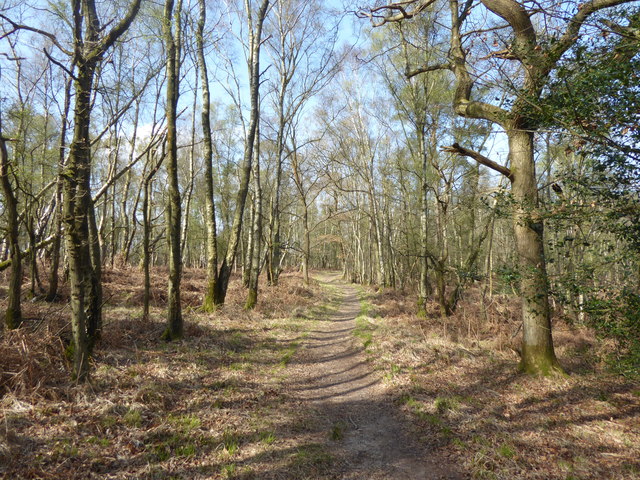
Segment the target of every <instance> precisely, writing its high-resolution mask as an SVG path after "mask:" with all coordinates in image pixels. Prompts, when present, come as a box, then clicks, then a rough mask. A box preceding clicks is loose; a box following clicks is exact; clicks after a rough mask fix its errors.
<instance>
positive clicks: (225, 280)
mask: <svg viewBox="0 0 640 480" xmlns="http://www.w3.org/2000/svg"><path fill="white" fill-rule="evenodd" d="M246 8H247V15H249V18H250V19H251V13H250V8H251V7H250V5H249V2H246ZM268 8H269V0H262V3H261V4H260V9H259V11H258V16H257V18H256V24H255V29H254V26H253V25H252V21H251V20H250V21H249V31H250V33H249V35H250V39H249V45H250V55H249V83H250V87H249V98H250V103H251V114H250V117H249V130H248V132H247V138H246V139H245V148H244V161H243V164H242V170H241V177H240V189H239V190H238V195H237V198H236V211H235V214H234V217H233V225H232V227H231V232H230V236H229V243H228V245H227V252H226V255H225V257H224V260H223V261H222V265H221V266H220V271H219V272H218V282H217V284H216V291H215V299H214V302H215V304H216V305H222V304H223V303H224V300H225V297H226V296H227V288H228V287H229V279H230V277H231V268H232V267H233V264H234V262H235V260H236V254H237V252H238V245H239V244H240V235H241V233H242V217H243V215H244V207H245V203H246V201H247V193H248V191H249V180H250V177H251V160H252V158H253V146H254V140H255V136H256V129H257V125H258V112H259V107H258V96H259V90H260V46H261V38H262V25H263V23H264V19H265V17H266V15H267V9H268Z"/></svg>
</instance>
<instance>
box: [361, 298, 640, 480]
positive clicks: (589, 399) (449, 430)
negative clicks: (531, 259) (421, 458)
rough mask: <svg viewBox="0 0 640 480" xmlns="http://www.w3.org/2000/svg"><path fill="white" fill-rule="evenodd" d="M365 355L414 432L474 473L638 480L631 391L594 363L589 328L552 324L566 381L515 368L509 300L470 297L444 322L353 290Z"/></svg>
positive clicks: (637, 391)
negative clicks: (357, 296)
mask: <svg viewBox="0 0 640 480" xmlns="http://www.w3.org/2000/svg"><path fill="white" fill-rule="evenodd" d="M362 305H363V311H367V314H366V315H365V316H364V319H366V320H368V322H362V320H361V323H365V324H367V327H366V328H367V330H368V337H367V338H368V341H367V345H366V346H367V352H368V353H369V358H370V361H371V362H373V363H374V364H375V366H376V368H378V369H380V370H382V371H383V372H384V374H385V379H386V381H388V382H389V383H390V384H391V385H392V387H393V388H392V391H393V392H394V395H395V400H396V404H397V405H398V408H399V409H401V410H402V411H403V413H404V414H406V415H407V416H408V417H410V418H411V419H412V420H413V422H414V425H415V434H416V435H419V436H421V437H423V438H424V439H425V441H427V442H430V443H431V444H433V445H434V446H435V447H434V448H437V450H438V451H439V453H440V454H442V455H445V456H449V457H451V458H452V459H454V461H455V462H457V463H458V464H460V465H463V466H464V468H465V470H466V471H468V472H470V473H471V474H472V475H473V477H474V478H482V479H484V478H486V479H558V480H575V479H581V480H582V479H594V480H595V479H611V480H614V479H615V480H623V479H639V478H640V384H638V383H637V382H635V381H634V380H632V379H625V378H624V377H620V376H616V375H614V374H612V373H610V372H608V371H607V369H606V364H605V362H603V361H601V358H603V356H604V355H603V354H604V353H606V349H607V345H606V343H603V342H601V341H599V340H598V339H596V337H595V335H594V334H593V332H592V331H590V330H589V329H587V328H582V327H581V328H579V327H575V326H570V325H567V324H566V323H563V322H562V321H559V320H558V321H556V322H555V324H554V338H555V343H556V352H557V354H558V357H559V359H560V361H561V363H562V364H563V366H564V367H565V368H566V370H567V371H568V373H569V375H568V377H566V378H556V379H536V378H532V377H529V376H526V375H521V374H518V373H517V372H516V367H517V362H518V353H517V351H518V341H519V338H520V330H519V323H520V322H519V313H518V310H519V303H518V302H517V300H516V299H515V298H514V297H512V296H493V297H491V298H489V297H484V298H482V296H481V293H480V291H478V290H471V291H470V292H468V294H466V297H465V299H464V301H462V302H461V304H460V305H459V308H458V311H457V313H456V314H455V316H452V317H449V318H442V317H440V316H439V314H438V313H437V312H438V309H437V306H436V305H429V306H428V312H429V313H428V315H427V317H426V318H418V317H417V316H416V305H415V299H414V298H413V297H412V296H411V295H405V294H401V293H399V292H396V291H388V290H384V291H378V292H374V291H373V290H363V298H362Z"/></svg>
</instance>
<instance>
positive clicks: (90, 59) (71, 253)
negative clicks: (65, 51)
mask: <svg viewBox="0 0 640 480" xmlns="http://www.w3.org/2000/svg"><path fill="white" fill-rule="evenodd" d="M140 3H141V0H134V1H133V2H132V4H131V5H130V7H129V10H128V11H127V13H126V15H125V17H124V18H123V19H122V20H120V21H119V22H118V23H117V24H116V25H115V26H114V27H113V28H112V29H111V30H110V31H108V32H106V33H105V34H104V36H102V37H101V36H100V35H101V34H102V33H103V32H104V28H103V26H102V25H101V22H100V20H99V19H98V14H97V10H96V5H95V2H94V1H93V0H82V1H77V2H74V9H73V17H74V24H75V25H76V28H75V29H74V46H75V49H74V59H73V64H74V65H75V66H76V68H77V74H76V77H75V80H74V90H75V105H74V130H73V140H72V142H71V146H70V149H69V159H68V162H67V164H66V165H65V167H64V170H63V173H62V176H63V178H64V205H63V222H64V226H65V242H66V248H67V254H68V259H69V284H70V289H71V310H72V316H71V329H72V336H73V374H74V377H75V378H76V379H77V380H78V381H84V380H86V379H87V377H88V374H89V356H90V353H91V348H92V346H93V343H94V340H95V336H96V335H97V332H98V331H99V326H100V317H101V309H102V305H101V293H100V292H101V285H100V282H101V278H100V270H99V265H100V264H101V260H100V251H99V248H97V251H96V248H95V241H96V236H97V235H96V233H97V228H96V225H95V217H94V216H93V215H94V214H93V201H92V198H91V138H90V124H91V107H92V101H91V100H92V91H93V84H94V77H95V73H96V69H97V67H98V66H99V65H100V63H101V61H102V59H103V57H104V54H105V53H106V51H107V50H108V49H109V48H110V47H111V46H112V45H113V44H114V43H115V42H116V41H117V40H118V38H119V37H120V36H121V35H122V34H123V33H124V32H125V31H126V30H127V29H128V28H129V26H130V25H131V22H132V21H133V19H134V18H135V16H136V15H137V13H138V10H139V8H140ZM91 227H93V232H94V235H93V240H92V238H91V236H90V228H91ZM96 266H98V268H97V269H96Z"/></svg>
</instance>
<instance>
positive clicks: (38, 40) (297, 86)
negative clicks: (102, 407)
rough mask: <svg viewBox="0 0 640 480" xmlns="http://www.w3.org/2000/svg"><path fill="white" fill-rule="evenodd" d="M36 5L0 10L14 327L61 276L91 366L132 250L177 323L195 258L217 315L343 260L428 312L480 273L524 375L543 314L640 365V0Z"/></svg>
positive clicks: (76, 337) (364, 279)
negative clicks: (232, 285) (512, 329)
mask: <svg viewBox="0 0 640 480" xmlns="http://www.w3.org/2000/svg"><path fill="white" fill-rule="evenodd" d="M43 5H44V6H43V7H38V5H36V4H34V5H31V4H30V3H29V2H22V3H18V2H10V1H7V2H3V3H2V5H1V6H0V20H1V24H2V32H1V45H2V50H1V51H0V54H1V55H2V56H1V58H0V68H1V70H0V85H2V87H0V88H1V90H2V93H1V94H0V97H1V102H2V103H1V105H0V160H1V162H0V180H1V182H2V197H1V198H2V212H1V214H2V228H3V229H2V235H1V236H2V245H1V246H2V251H1V252H0V255H1V257H2V258H1V259H0V261H1V263H0V268H2V269H3V270H6V269H9V272H8V273H7V277H6V278H7V301H6V305H7V308H6V313H5V326H6V328H10V329H11V328H17V327H19V326H20V325H21V306H20V305H21V300H22V299H23V298H24V297H25V294H26V293H25V291H24V281H25V279H27V278H28V279H29V281H30V284H29V291H28V295H29V296H31V297H35V298H38V299H43V300H46V301H55V300H56V299H58V297H59V291H60V288H61V285H60V283H59V278H60V277H62V276H63V275H64V278H66V281H67V282H68V286H69V290H70V303H71V306H72V312H73V313H72V327H73V353H74V374H75V376H76V377H77V378H79V379H81V380H82V379H85V378H86V376H87V374H88V358H89V356H90V355H91V350H92V348H93V346H94V344H95V342H96V340H97V339H98V338H99V335H100V331H101V328H102V305H103V301H104V300H103V298H102V290H101V275H102V270H103V268H105V267H109V268H114V267H118V266H123V265H140V266H141V268H142V269H143V271H144V273H145V289H144V290H145V299H144V307H143V312H142V317H143V318H146V317H148V315H149V298H150V295H151V286H150V281H149V276H150V268H151V267H152V266H153V265H164V266H167V267H168V271H169V276H168V305H167V329H166V332H165V334H164V338H165V339H167V340H172V339H177V338H179V337H181V336H182V335H183V321H184V320H183V314H182V311H181V304H180V285H181V277H182V270H183V267H184V266H185V265H186V266H191V267H198V268H206V271H207V276H208V281H207V285H208V287H207V290H206V291H205V292H202V298H203V309H205V310H206V311H211V312H213V311H215V309H216V307H217V306H218V305H220V304H222V303H224V301H225V297H226V293H227V289H228V286H229V280H230V278H231V274H232V272H233V271H234V270H239V271H240V273H241V274H242V277H243V281H244V285H245V287H246V288H247V301H246V308H248V309H250V308H253V307H254V306H255V304H256V302H259V298H260V297H259V288H258V287H259V285H260V284H259V281H258V280H259V278H260V276H261V275H262V276H264V277H265V279H266V282H267V283H268V284H269V285H271V286H275V285H277V284H278V277H279V275H280V273H281V271H282V270H283V268H285V267H296V268H298V267H299V268H301V270H302V272H303V275H304V281H305V282H309V270H310V269H311V268H332V269H341V270H342V271H343V273H344V276H345V278H347V279H349V280H351V281H354V282H360V283H369V284H376V285H379V286H380V287H390V288H399V289H408V290H411V291H413V292H415V295H416V302H417V304H418V311H419V314H421V315H425V314H427V309H426V305H427V303H428V302H430V301H434V302H436V303H437V305H438V306H439V310H440V313H441V314H442V315H443V316H447V315H451V314H453V313H454V312H455V310H456V308H457V305H458V302H459V301H460V299H461V298H464V295H465V290H468V289H469V288H472V287H473V288H481V289H482V291H483V298H484V297H486V296H487V295H489V296H490V295H494V294H499V293H504V294H510V295H513V296H514V298H515V297H516V296H518V297H520V299H521V301H522V315H523V342H522V349H521V352H520V353H521V365H520V366H521V369H522V370H524V371H527V372H530V373H533V374H544V375H547V374H552V373H556V372H561V371H562V368H561V366H560V364H559V363H558V361H557V359H556V357H555V353H554V349H553V340H552V328H551V327H552V324H551V316H552V312H556V314H558V315H564V316H565V317H566V318H567V319H569V320H570V321H575V322H583V323H584V322H591V324H593V325H594V326H596V327H597V328H599V329H600V330H601V331H602V332H603V333H605V334H608V335H612V336H614V337H616V338H617V339H618V340H619V341H620V345H621V348H622V349H624V350H625V353H627V354H628V356H627V358H628V357H629V355H630V358H631V360H630V362H631V363H630V364H629V365H631V367H629V368H637V360H638V357H639V356H640V354H639V353H638V350H639V348H638V345H637V341H635V343H634V341H633V340H632V339H633V338H636V339H637V338H638V337H639V336H638V333H640V332H638V329H639V328H640V327H639V324H640V322H639V321H638V314H637V308H636V307H637V305H638V303H639V302H638V293H639V290H640V248H639V242H638V238H640V213H639V212H640V204H639V202H640V199H639V198H638V191H639V184H638V179H639V178H640V175H639V173H640V172H639V166H640V158H639V156H640V155H639V151H638V137H639V135H640V126H639V124H638V116H637V112H638V92H639V91H640V90H639V88H638V87H639V86H640V85H639V75H638V73H637V72H638V68H637V67H638V50H639V48H640V35H639V33H638V32H639V31H640V30H639V29H638V28H639V25H638V21H639V19H640V13H639V11H638V9H637V6H636V5H634V3H633V2H626V1H623V0H592V1H589V2H585V3H577V2H572V1H563V2H536V3H535V4H534V3H528V2H518V1H515V0H483V1H482V2H480V3H477V4H476V3H473V2H465V3H464V4H460V3H459V2H458V0H448V1H445V0H440V1H437V0H415V1H409V2H403V3H401V4H393V3H390V4H384V5H383V4H380V5H379V4H376V5H372V6H370V7H368V8H363V9H361V10H359V11H358V12H356V15H355V16H354V15H352V14H347V13H345V12H339V11H334V10H333V7H332V6H331V5H332V4H331V3H330V2H326V3H325V2H322V1H321V0H316V1H312V2H304V1H300V0H260V1H252V0H244V1H242V2H240V1H237V2H234V1H228V2H220V3H219V4H216V5H213V4H211V5H210V4H208V2H205V1H204V0H198V1H196V0H166V1H165V2H164V4H163V5H159V4H154V3H150V2H145V1H142V0H130V1H117V2H95V1H93V0H74V1H72V2H68V4H67V3H65V2H53V1H51V2H44V4H43ZM356 17H361V19H360V20H357V19H356ZM363 19H364V20H363ZM365 20H370V21H365ZM359 34H361V35H362V38H365V39H366V40H364V41H363V40H362V39H361V38H360V39H359V37H358V35H359ZM61 239H64V241H61ZM45 276H46V279H45ZM633 352H635V355H636V357H635V360H634V359H633V354H634V353H633ZM634 362H635V363H634ZM634 365H635V367H634Z"/></svg>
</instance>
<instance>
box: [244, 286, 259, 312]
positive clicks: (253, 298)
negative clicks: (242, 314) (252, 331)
mask: <svg viewBox="0 0 640 480" xmlns="http://www.w3.org/2000/svg"><path fill="white" fill-rule="evenodd" d="M256 303H258V290H255V289H253V288H251V289H249V292H248V293H247V302H246V303H245V304H244V309H245V310H253V309H254V308H255V306H256Z"/></svg>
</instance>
